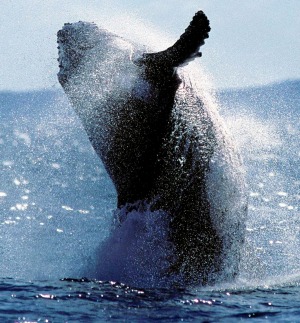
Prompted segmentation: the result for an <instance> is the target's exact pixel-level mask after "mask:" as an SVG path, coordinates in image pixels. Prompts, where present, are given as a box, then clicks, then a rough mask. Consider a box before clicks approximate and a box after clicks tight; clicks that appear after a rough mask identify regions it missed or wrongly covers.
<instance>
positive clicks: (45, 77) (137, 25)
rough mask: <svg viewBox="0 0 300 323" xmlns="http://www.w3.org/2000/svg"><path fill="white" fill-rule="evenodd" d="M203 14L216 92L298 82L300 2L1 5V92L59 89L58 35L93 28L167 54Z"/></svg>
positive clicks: (26, 0)
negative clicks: (68, 25) (75, 26)
mask: <svg viewBox="0 0 300 323" xmlns="http://www.w3.org/2000/svg"><path fill="white" fill-rule="evenodd" d="M199 9H202V10H204V12H205V13H206V14H207V16H208V18H209V19H210V21H211V27H212V30H211V33H210V38H209V39H208V40H207V41H206V44H205V46H204V47H203V48H202V52H203V57H202V58H201V64H202V66H203V67H204V69H205V71H207V73H208V74H209V75H210V77H211V78H212V80H213V83H214V85H215V86H216V87H217V88H228V87H244V86H252V85H261V84H267V83H272V82H277V81H281V80H285V79H295V78H300V37H299V36H300V19H299V17H300V1H299V0H285V1H282V0H250V1H249V0H248V1H239V0H226V1H224V0H203V1H201V0H186V1H182V0H164V1H162V0H153V1H151V0H149V1H144V0H126V1H120V0H110V1H108V0H48V1H44V0H1V1H0V46H1V51H0V90H30V89H41V88H51V87H54V88H58V87H59V85H58V82H57V80H56V73H57V70H58V67H57V62H56V58H57V49H56V32H57V30H58V29H60V28H61V26H62V25H63V23H65V22H74V21H78V20H86V21H95V22H97V23H98V24H99V25H101V26H103V27H104V28H107V29H110V30H112V31H114V32H117V33H120V34H122V35H123V36H125V37H127V38H132V39H133V40H136V41H140V42H142V43H148V44H151V45H152V46H153V47H154V48H157V49H163V48H166V47H167V46H169V45H171V44H172V42H174V41H176V40H177V38H178V37H179V35H180V34H181V33H182V32H183V31H184V29H185V28H186V27H187V25H188V24H189V22H190V20H191V18H192V16H193V15H194V13H195V12H196V11H198V10H199Z"/></svg>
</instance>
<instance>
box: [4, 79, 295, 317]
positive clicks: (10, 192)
mask: <svg viewBox="0 0 300 323" xmlns="http://www.w3.org/2000/svg"><path fill="white" fill-rule="evenodd" d="M299 89H300V83H299V82H297V81H295V82H286V83H283V84H278V85H272V86H269V87H264V88H257V89H244V90H235V91H223V92H220V93H218V96H217V98H218V100H219V101H220V103H221V111H220V112H221V114H222V115H223V116H224V118H225V121H226V124H227V126H228V127H229V128H230V130H231V132H232V133H233V135H234V136H235V139H236V141H237V144H238V146H239V148H240V150H241V153H242V156H243V159H244V163H245V167H246V172H247V181H248V185H249V215H248V221H247V234H246V242H245V246H244V247H243V259H242V262H241V272H240V275H239V277H238V278H237V280H236V281H235V282H233V283H231V284H227V285H218V286H209V287H205V288H204V287H194V288H182V289H178V288H168V289H162V288H142V287H140V286H134V285H132V286H128V285H126V284H125V282H122V281H118V282H114V281H97V280H93V277H92V275H89V274H91V273H92V270H91V268H93V266H94V265H95V264H96V263H97V261H99V259H97V257H98V255H99V253H98V249H99V246H101V244H102V243H103V242H104V241H105V239H106V237H107V236H108V234H109V232H110V228H111V221H112V217H113V213H114V209H115V205H116V193H115V191H114V188H113V185H112V183H111V181H110V179H109V178H108V176H107V174H106V172H105V170H104V168H103V165H102V164H101V161H100V160H99V158H98V157H97V156H96V154H95V153H94V151H93V150H92V148H91V146H90V143H89V141H88V139H87V137H86V135H85V133H84V131H83V128H82V127H81V124H80V122H79V120H78V119H77V117H76V116H75V113H74V112H73V110H72V108H71V107H70V105H69V104H68V102H67V100H66V98H65V97H64V95H63V94H62V92H57V91H41V92H32V93H9V92H7V93H1V95H0V108H1V109H0V114H1V129H0V149H1V158H0V167H1V173H0V176H1V181H0V206H1V213H0V256H1V262H0V277H1V279H0V289H1V293H0V321H1V322H101V321H109V320H114V321H121V322H124V321H128V322H131V321H158V320H162V321H166V322H167V321H170V322H171V321H172V322H174V321H178V322H179V321H199V322H201V321H213V322H218V321H222V322H226V321H227V322H232V321H238V320H244V319H245V320H246V319H249V318H255V319H256V320H258V321H259V320H261V321H280V322H297V321H299V317H300V316H299V315H300V310H299V305H298V304H299V301H300V297H299V296H298V295H299V291H300V288H299V284H300V261H299V252H298V250H299V242H300V239H299V238H300V237H299V227H300V225H299V218H298V217H299V151H300V150H299V140H298V138H299V120H300V119H299V106H300V97H299V93H300V90H299ZM124 243H126V241H124ZM116 265H117V264H116ZM82 277H87V278H82Z"/></svg>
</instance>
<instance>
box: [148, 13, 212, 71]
mask: <svg viewBox="0 0 300 323" xmlns="http://www.w3.org/2000/svg"><path fill="white" fill-rule="evenodd" d="M209 31H210V26H209V20H208V19H207V17H206V15H205V14H204V12H203V11H198V12H197V13H196V14H195V16H194V17H193V19H192V21H191V23H190V25H189V26H188V28H187V29H186V30H185V32H184V33H183V34H182V35H181V36H180V38H179V39H178V40H177V42H176V43H175V44H174V45H173V46H171V47H169V48H168V49H166V50H164V51H162V52H158V53H145V54H144V55H143V59H142V63H144V64H151V65H152V64H153V65H156V66H157V65H158V66H164V67H169V68H170V67H172V68H176V67H178V66H181V65H184V64H187V63H188V62H190V61H191V60H193V59H195V58H196V57H201V53H200V52H199V49H200V47H201V46H202V45H203V44H204V40H205V39H206V38H208V37H209V36H208V33H209Z"/></svg>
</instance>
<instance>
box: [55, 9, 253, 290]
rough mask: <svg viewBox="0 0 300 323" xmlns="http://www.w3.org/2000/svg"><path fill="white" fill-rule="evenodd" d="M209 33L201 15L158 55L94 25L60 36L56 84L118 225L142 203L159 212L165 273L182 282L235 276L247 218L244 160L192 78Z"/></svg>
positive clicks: (67, 28) (74, 26)
mask: <svg viewBox="0 0 300 323" xmlns="http://www.w3.org/2000/svg"><path fill="white" fill-rule="evenodd" d="M209 32H210V25H209V20H208V19H207V17H206V15H205V14H204V12H203V11H199V12H197V13H196V14H195V16H194V17H193V19H192V21H191V23H190V24H189V26H188V27H187V29H186V30H185V31H184V33H183V34H182V35H181V36H180V38H179V39H178V40H177V41H176V42H175V44H174V45H172V46H171V47H169V48H167V49H166V50H164V51H160V52H152V51H151V50H150V49H147V48H146V47H144V46H141V45H139V44H135V43H134V42H131V41H129V40H127V39H124V38H122V37H119V36H118V35H115V34H113V33H111V32H109V31H107V30H104V29H101V28H99V27H98V26H97V25H96V24H94V23H88V22H82V21H80V22H76V23H66V24H65V25H64V26H63V28H62V29H61V30H60V31H58V34H57V36H58V50H59V58H58V61H59V68H60V70H59V73H58V79H59V82H60V84H61V85H62V87H63V89H64V91H65V93H66V94H67V96H68V98H69V100H70V102H71V104H72V105H73V107H74V109H75V111H76V113H77V115H78V116H79V118H80V119H81V121H82V124H83V126H84V128H85V130H86V133H87V135H88V137H89V139H90V142H91V144H92V146H93V148H94V150H95V151H96V153H97V154H98V155H99V156H100V158H101V160H102V161H103V164H104V166H105V168H106V170H107V172H108V174H109V176H110V177H111V179H112V181H113V183H114V185H115V188H116V191H117V196H118V206H117V207H118V209H122V210H123V212H122V214H123V216H120V217H119V219H118V225H119V226H122V222H123V221H124V217H125V218H126V214H128V213H130V212H132V211H133V210H141V209H143V208H145V207H146V206H145V205H147V207H149V208H150V209H151V210H152V211H156V210H163V211H164V212H165V214H166V216H167V217H169V220H170V221H169V231H168V232H169V233H168V237H167V239H168V241H169V242H171V243H172V245H173V247H174V256H173V257H171V258H170V257H169V259H168V260H167V261H168V269H167V270H165V271H164V272H162V273H161V275H162V276H168V275H179V276H180V277H181V281H182V282H183V283H184V284H185V285H189V284H202V285H203V284H212V283H215V282H216V281H219V280H222V281H223V280H231V279H233V278H234V277H235V276H236V275H237V273H238V266H239V258H240V250H241V246H242V244H243V241H244V234H245V218H246V213H247V197H246V196H247V194H246V185H245V180H244V171H243V167H242V162H241V158H240V156H239V154H238V152H237V151H236V148H235V145H234V143H233V141H232V139H231V137H230V135H229V134H228V132H227V130H226V127H225V125H224V124H223V121H222V119H221V118H220V116H219V114H218V111H217V103H216V102H215V101H214V100H213V99H212V98H211V96H210V95H209V94H208V93H206V92H205V90H203V89H202V88H201V86H199V84H198V83H197V81H195V79H193V76H191V75H190V73H189V66H190V64H189V62H190V61H192V60H194V59H196V58H198V57H201V53H200V52H199V49H200V47H201V46H202V45H203V44H204V41H205V39H206V38H208V33H209ZM187 65H189V66H187ZM200 77H201V75H200ZM197 84H198V85H197ZM124 214H125V215H124ZM220 277H221V278H220Z"/></svg>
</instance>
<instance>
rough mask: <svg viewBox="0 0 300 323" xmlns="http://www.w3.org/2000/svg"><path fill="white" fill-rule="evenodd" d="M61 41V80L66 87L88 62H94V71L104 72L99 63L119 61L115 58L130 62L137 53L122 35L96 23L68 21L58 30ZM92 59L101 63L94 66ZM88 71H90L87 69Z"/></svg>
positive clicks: (58, 40)
mask: <svg viewBox="0 0 300 323" xmlns="http://www.w3.org/2000/svg"><path fill="white" fill-rule="evenodd" d="M57 43H58V55H59V56H58V62H59V72H58V80H59V82H60V84H61V85H62V86H63V87H64V86H65V85H66V84H67V83H68V82H70V80H71V79H72V78H74V77H76V75H78V74H79V71H81V72H82V70H80V69H81V68H82V66H84V65H88V64H89V65H90V66H89V68H88V67H87V66H86V68H88V69H89V70H90V72H92V73H94V74H96V73H98V74H101V73H103V70H104V69H103V70H101V69H100V66H99V64H100V63H101V64H102V65H106V70H110V65H111V64H115V61H114V62H113V58H114V57H115V56H116V55H118V60H120V58H122V59H121V60H125V61H127V63H129V62H130V61H131V60H132V56H133V45H132V44H130V43H129V42H128V41H125V40H123V39H122V38H121V37H118V36H117V35H114V34H112V33H110V32H108V31H107V30H104V29H100V28H98V27H97V26H96V25H95V24H94V23H88V22H82V21H80V22H77V23H72V24H71V23H66V24H65V25H64V26H63V28H62V29H61V30H59V31H58V33H57ZM92 63H95V64H98V65H97V66H96V65H94V66H92ZM86 72H87V74H88V71H86Z"/></svg>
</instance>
